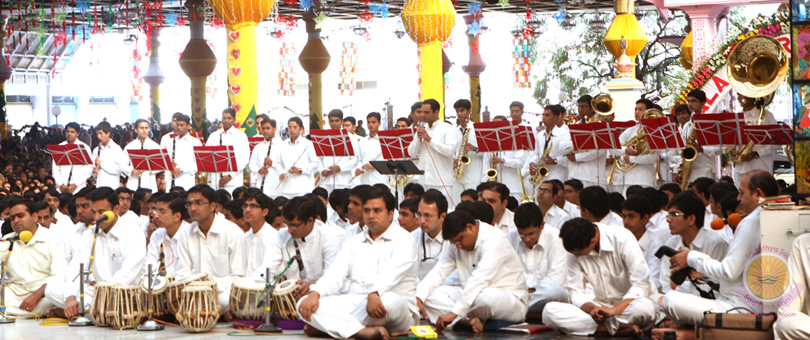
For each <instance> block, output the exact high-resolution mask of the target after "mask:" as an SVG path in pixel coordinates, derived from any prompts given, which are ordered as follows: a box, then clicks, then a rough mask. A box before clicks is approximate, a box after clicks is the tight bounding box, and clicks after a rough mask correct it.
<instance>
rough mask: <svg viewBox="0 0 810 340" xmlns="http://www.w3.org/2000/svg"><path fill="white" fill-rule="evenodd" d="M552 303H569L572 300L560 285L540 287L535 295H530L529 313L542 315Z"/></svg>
mask: <svg viewBox="0 0 810 340" xmlns="http://www.w3.org/2000/svg"><path fill="white" fill-rule="evenodd" d="M552 301H556V302H565V303H569V302H570V301H571V298H570V297H569V296H568V293H566V292H565V289H563V287H560V286H559V285H556V284H549V285H540V287H538V288H536V290H535V291H534V293H529V311H530V312H535V313H540V312H542V311H543V309H544V308H545V307H546V304H547V303H549V302H552Z"/></svg>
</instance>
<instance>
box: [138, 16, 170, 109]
mask: <svg viewBox="0 0 810 340" xmlns="http://www.w3.org/2000/svg"><path fill="white" fill-rule="evenodd" d="M160 30H161V28H160V27H155V28H153V29H152V30H150V32H149V33H150V34H149V44H150V46H151V52H150V53H149V69H147V70H146V74H145V75H144V76H143V81H145V82H146V83H147V84H149V111H150V112H151V113H152V118H154V119H155V121H156V122H158V123H160V84H163V80H164V79H165V77H163V72H161V71H160V64H159V63H158V62H159V61H160V56H159V54H158V51H159V50H160Z"/></svg>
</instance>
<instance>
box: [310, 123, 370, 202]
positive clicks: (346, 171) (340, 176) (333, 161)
mask: <svg viewBox="0 0 810 340" xmlns="http://www.w3.org/2000/svg"><path fill="white" fill-rule="evenodd" d="M333 131H334V130H333ZM349 142H351V143H352V150H353V151H354V156H340V157H332V156H323V157H318V158H319V160H320V165H319V170H326V169H327V168H329V167H330V166H333V165H337V166H339V167H340V172H338V173H336V174H332V175H329V176H327V177H324V178H323V179H321V181H320V182H319V184H318V185H319V186H320V185H328V186H333V185H334V188H338V189H342V188H346V187H349V181H350V180H351V179H352V176H354V169H355V168H357V163H358V162H359V157H358V156H359V154H360V153H359V148H360V147H359V145H360V137H358V136H357V135H352V134H349Z"/></svg>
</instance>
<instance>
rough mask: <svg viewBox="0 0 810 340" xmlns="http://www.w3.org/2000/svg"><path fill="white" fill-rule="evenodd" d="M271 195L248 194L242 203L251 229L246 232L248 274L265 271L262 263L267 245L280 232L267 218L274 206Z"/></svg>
mask: <svg viewBox="0 0 810 340" xmlns="http://www.w3.org/2000/svg"><path fill="white" fill-rule="evenodd" d="M272 204H273V203H271V201H270V197H267V195H265V194H263V193H258V194H256V195H253V196H247V197H246V198H245V202H244V203H243V204H242V215H243V216H244V219H245V223H247V225H248V226H249V227H250V229H249V230H248V231H247V232H246V233H245V241H246V242H245V243H246V245H247V261H246V263H245V273H247V274H248V275H250V274H252V273H255V272H256V271H257V270H258V271H260V272H261V273H264V272H265V270H264V268H262V267H261V263H262V261H263V259H264V252H265V247H267V245H269V244H270V243H271V242H272V240H273V239H274V238H275V237H276V235H277V234H278V231H277V230H275V229H273V227H272V226H270V224H269V223H267V221H266V220H265V218H266V217H267V215H268V214H270V209H272V208H273V206H272Z"/></svg>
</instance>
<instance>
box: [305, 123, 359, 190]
mask: <svg viewBox="0 0 810 340" xmlns="http://www.w3.org/2000/svg"><path fill="white" fill-rule="evenodd" d="M349 136H350V135H349V132H348V131H346V129H328V130H317V129H313V130H310V131H309V137H310V138H312V146H313V147H314V148H315V155H316V156H318V157H328V156H332V165H335V163H336V162H335V157H346V156H354V148H353V146H352V140H351V137H349ZM341 170H343V169H341ZM322 179H323V176H318V179H317V180H315V186H316V187H317V186H318V184H320V183H321V180H322ZM334 182H335V177H334V176H333V177H332V185H333V186H334V185H335V183H334Z"/></svg>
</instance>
